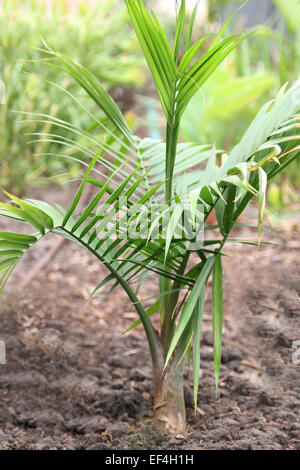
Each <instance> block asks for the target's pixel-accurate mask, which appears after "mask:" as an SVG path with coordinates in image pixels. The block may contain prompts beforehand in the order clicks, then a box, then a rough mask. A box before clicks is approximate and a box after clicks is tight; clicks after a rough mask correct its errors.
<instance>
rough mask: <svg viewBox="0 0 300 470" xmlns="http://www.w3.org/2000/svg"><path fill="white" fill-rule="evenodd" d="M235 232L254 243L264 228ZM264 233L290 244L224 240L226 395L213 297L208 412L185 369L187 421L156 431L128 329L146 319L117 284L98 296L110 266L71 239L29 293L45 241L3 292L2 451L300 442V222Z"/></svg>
mask: <svg viewBox="0 0 300 470" xmlns="http://www.w3.org/2000/svg"><path fill="white" fill-rule="evenodd" d="M63 198H64V197H63ZM56 199H57V197H56ZM45 200H48V201H51V200H53V198H52V197H51V194H50V195H49V197H48V196H47V197H45ZM251 217H252V216H251V213H250V219H251ZM6 228H8V226H7V227H6ZM10 228H12V227H10ZM236 236H237V237H238V238H243V239H245V238H246V239H250V238H251V239H252V240H255V239H256V232H255V230H252V229H246V228H244V229H242V230H241V229H240V230H239V232H237V233H236ZM264 238H265V239H268V241H273V242H274V241H275V242H277V243H280V245H279V246H267V247H262V248H261V249H260V250H259V251H257V250H256V248H255V247H251V246H247V245H244V246H241V245H238V244H231V245H228V247H227V249H226V253H227V254H229V255H230V257H228V258H226V259H225V315H224V316H225V318H224V348H223V359H222V368H221V380H220V393H219V397H218V399H217V400H216V399H215V386H214V372H213V361H212V356H213V350H212V335H211V318H210V301H209V299H208V300H207V305H206V313H205V316H204V328H203V339H202V348H201V350H202V359H201V360H202V362H201V368H202V377H201V381H200V390H199V409H198V413H197V415H195V414H194V411H193V392H192V372H191V371H190V370H189V369H187V371H186V387H185V398H186V406H187V419H188V430H187V433H186V434H185V435H180V436H175V437H160V436H158V435H157V433H156V432H155V431H154V430H153V429H152V428H151V426H150V425H149V423H148V421H147V420H148V418H149V417H150V416H151V403H152V383H151V364H150V359H149V354H148V350H147V348H146V346H145V344H146V343H145V337H144V333H143V331H142V330H141V329H140V328H138V329H137V330H136V331H134V332H133V333H132V334H130V335H128V336H122V331H124V330H125V329H126V328H127V327H128V326H129V325H130V324H131V323H132V322H133V321H134V320H135V319H136V314H135V312H134V311H133V309H132V307H130V305H129V304H128V302H127V299H126V297H125V295H124V294H123V293H122V292H121V291H120V290H118V289H117V290H115V291H114V292H113V293H112V294H111V295H110V296H109V297H107V298H106V296H105V293H103V294H98V295H96V296H95V297H93V298H89V292H90V291H91V288H92V287H94V286H95V285H96V284H97V283H98V282H99V281H100V280H101V279H102V278H103V275H104V274H105V269H104V268H103V267H102V266H99V265H98V264H97V262H95V261H94V260H93V258H92V257H91V256H90V255H89V254H88V253H85V252H84V251H82V250H81V249H80V248H79V247H77V246H75V245H72V244H71V243H68V242H66V243H65V244H64V247H63V248H62V250H61V251H60V252H59V253H58V254H57V256H56V257H55V259H54V260H53V262H52V263H51V264H50V265H49V266H48V267H47V269H44V270H43V271H42V272H41V273H40V275H39V277H38V278H37V279H34V280H33V281H32V282H31V284H30V285H29V286H28V287H27V288H26V289H25V290H23V291H20V289H19V287H18V286H19V285H20V282H21V281H22V280H23V279H24V277H25V276H26V275H28V272H29V270H30V269H31V268H32V267H33V266H34V265H35V263H36V262H37V261H38V260H39V259H40V258H41V256H43V254H44V253H45V252H46V251H47V249H48V248H49V246H51V244H52V243H53V241H55V240H56V238H55V237H50V236H49V237H47V238H45V240H44V241H42V242H40V244H39V246H38V247H36V249H35V250H33V251H32V252H30V253H29V254H28V255H27V256H26V258H24V260H23V261H22V263H21V265H20V266H19V267H18V268H17V270H16V272H15V274H14V276H13V278H12V279H11V281H10V283H9V284H8V286H7V288H6V293H5V295H4V296H2V297H1V305H0V340H4V341H5V342H6V347H7V364H6V365H0V449H189V450H191V449H255V450H256V449H300V419H299V417H300V365H297V364H294V363H293V362H292V355H293V352H294V349H293V348H292V344H293V342H294V341H295V340H300V301H299V297H300V283H299V280H300V260H299V256H298V254H299V247H300V242H299V224H298V225H297V223H295V224H294V226H292V224H289V230H286V231H284V232H283V231H282V230H281V229H280V231H279V230H278V231H277V234H275V235H272V234H271V235H270V233H269V232H266V234H265V237H264ZM152 292H155V291H154V289H153V288H152V287H149V288H147V292H146V291H145V292H144V294H145V297H149V296H150V295H152ZM294 362H295V361H294Z"/></svg>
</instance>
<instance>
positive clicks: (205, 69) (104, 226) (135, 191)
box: [0, 0, 300, 432]
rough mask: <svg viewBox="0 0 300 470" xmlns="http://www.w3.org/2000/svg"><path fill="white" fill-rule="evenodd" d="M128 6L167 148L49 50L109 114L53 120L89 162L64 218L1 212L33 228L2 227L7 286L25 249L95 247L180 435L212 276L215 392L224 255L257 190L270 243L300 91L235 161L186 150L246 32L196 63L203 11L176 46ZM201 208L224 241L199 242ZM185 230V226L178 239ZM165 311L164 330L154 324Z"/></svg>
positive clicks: (33, 209) (262, 121) (58, 212)
mask: <svg viewBox="0 0 300 470" xmlns="http://www.w3.org/2000/svg"><path fill="white" fill-rule="evenodd" d="M126 5H127V8H128V11H129V15H130V18H131V20H132V23H133V26H134V28H135V31H136V34H137V37H138V39H139V42H140V44H141V48H142V50H143V52H144V55H145V58H146V60H147V63H148V65H149V69H150V71H151V73H152V76H153V80H154V82H155V85H156V89H157V93H158V95H159V98H160V101H161V106H162V109H163V112H164V115H165V119H166V138H165V141H155V140H151V139H147V138H146V139H141V138H139V137H138V136H136V135H134V134H133V132H132V130H131V129H130V127H129V125H128V123H127V122H126V119H125V117H124V116H123V115H122V113H121V112H120V110H119V108H118V107H117V105H116V104H115V103H114V101H113V100H112V99H111V97H110V96H109V95H108V94H107V93H106V92H105V90H104V89H103V87H102V86H101V84H100V83H99V81H98V80H97V79H96V78H95V77H94V76H93V75H92V74H91V73H90V72H89V71H88V70H87V69H86V68H84V67H82V66H81V65H79V64H78V63H75V62H73V61H72V60H71V59H70V58H68V57H67V56H64V55H62V54H60V53H57V52H54V51H52V50H50V49H48V53H49V55H50V57H51V58H52V59H53V58H56V59H57V60H58V62H59V64H60V67H62V68H63V69H64V70H65V71H66V72H67V73H69V74H70V75H71V76H72V77H73V78H74V79H75V80H76V81H77V82H78V83H79V84H80V85H81V86H82V87H83V89H84V90H85V91H86V92H87V93H88V95H89V96H90V97H91V99H92V100H94V102H95V103H96V104H97V106H98V108H99V114H97V115H91V118H92V119H93V124H92V125H91V126H90V128H89V130H88V131H82V130H81V129H79V128H77V127H75V126H74V125H72V124H71V123H66V122H64V121H58V120H56V121H55V122H56V124H57V126H62V127H63V128H64V129H66V128H67V129H68V130H69V131H70V133H72V135H73V137H72V138H70V139H68V141H67V145H70V143H71V142H73V143H74V145H76V146H77V147H78V148H80V149H81V150H82V152H83V153H84V155H85V156H86V157H90V159H91V160H90V164H88V165H87V167H86V171H85V173H84V176H83V178H82V180H81V182H80V185H79V187H78V190H77V192H76V194H75V196H74V199H73V201H72V203H71V205H70V207H69V209H68V210H66V211H65V210H63V209H62V208H60V207H58V206H56V205H55V206H51V205H49V204H47V203H45V202H42V201H37V200H31V199H27V200H21V199H19V198H17V197H15V196H12V195H10V194H7V196H8V197H9V199H10V202H6V203H1V207H0V215H1V216H3V217H8V218H12V219H16V220H18V221H20V222H23V223H25V224H26V225H28V226H30V227H32V228H33V233H32V234H31V235H24V234H20V233H10V232H0V287H2V288H3V286H4V285H5V282H6V281H7V279H8V277H9V275H10V274H11V272H12V270H13V269H14V267H15V266H16V264H17V263H18V261H19V260H20V258H21V257H22V256H23V255H24V253H26V252H27V251H28V250H29V249H31V248H32V247H33V246H34V245H35V244H36V243H37V242H38V241H39V240H40V239H41V238H42V237H43V236H44V235H46V234H47V233H48V232H53V233H56V234H58V235H60V236H62V237H65V238H67V239H70V240H72V241H74V242H76V243H78V244H79V245H81V246H83V247H84V248H86V249H87V250H89V251H90V252H91V253H92V254H93V255H94V256H95V258H96V259H97V260H98V261H99V262H100V263H102V264H104V265H105V267H106V268H107V270H108V275H107V277H106V278H105V279H104V280H103V281H102V282H101V283H100V284H99V285H98V286H97V287H96V289H95V291H97V290H99V289H102V288H103V287H104V286H105V285H106V284H107V283H108V282H110V281H112V287H111V290H112V289H113V288H115V287H116V286H118V285H119V286H121V287H122V288H123V289H124V290H125V292H126V294H127V295H128V297H129V299H130V301H131V303H132V305H133V306H134V308H135V309H136V312H137V315H138V319H137V321H136V323H135V324H134V325H132V327H131V328H130V329H132V328H135V327H136V326H138V325H139V324H142V325H143V327H144V330H145V333H146V337H147V340H148V343H149V348H150V353H151V358H152V364H153V382H154V421H155V422H156V423H157V424H160V425H161V426H162V427H163V428H165V429H168V430H170V431H175V432H182V431H184V429H185V426H186V418H185V405H184V396H183V368H184V359H185V357H186V356H187V355H188V356H191V351H192V357H193V359H192V364H193V376H194V398H195V408H196V407H197V393H198V381H199V371H200V336H201V326H202V317H203V310H204V302H205V291H206V288H207V284H208V279H209V277H210V275H212V327H213V334H214V364H215V378H216V387H217V384H218V380H219V371H220V361H221V349H222V317H223V308H222V256H223V248H224V245H225V243H226V241H227V240H228V237H229V234H230V231H231V229H232V228H233V226H234V225H235V224H236V220H237V218H238V217H239V215H240V214H241V213H242V212H243V210H244V209H245V207H246V206H247V204H248V203H249V201H250V200H251V199H252V198H253V197H254V196H256V195H257V196H258V200H259V223H258V231H259V239H260V234H261V230H262V216H263V211H264V205H265V193H266V186H267V181H268V180H269V179H271V178H273V177H274V176H275V175H276V174H277V173H279V172H280V171H282V170H283V169H284V168H285V167H286V166H287V165H288V164H289V163H291V162H292V161H293V160H294V159H295V158H296V157H297V156H299V152H300V146H299V145H298V141H299V119H300V100H299V93H300V85H299V84H295V85H293V86H292V87H290V88H289V89H287V88H286V87H284V88H283V89H282V90H281V91H280V92H279V94H278V96H277V97H276V98H275V99H274V100H273V101H272V102H268V103H266V104H265V105H264V106H263V108H262V109H261V110H260V112H259V113H258V115H257V116H256V118H255V119H254V121H253V122H252V124H251V125H250V127H249V129H248V130H247V131H246V133H245V135H244V136H243V138H242V140H241V141H240V143H239V144H238V145H237V146H236V147H234V148H233V149H232V151H231V152H230V153H229V154H226V155H225V154H224V153H222V152H221V151H220V150H217V149H216V148H215V147H214V146H212V145H199V144H195V143H179V142H178V133H179V129H180V121H181V117H182V115H183V113H184V110H185V109H186V107H187V105H188V103H189V101H190V100H191V98H192V97H193V96H194V94H195V93H196V92H197V91H198V90H199V88H200V87H201V86H202V85H203V83H204V82H205V81H206V80H207V79H208V78H209V77H210V75H211V74H212V73H213V71H214V70H215V69H216V68H217V67H218V65H219V64H220V63H221V62H222V61H223V60H224V59H225V57H227V55H228V54H229V53H230V51H231V50H233V49H234V48H235V47H237V46H238V44H239V43H241V41H243V40H244V39H245V38H246V36H242V37H240V36H239V35H237V34H236V35H233V36H230V37H228V38H226V39H222V35H223V33H224V31H225V28H226V25H225V26H224V27H223V28H222V29H221V30H220V32H219V33H218V34H217V35H216V37H215V38H214V39H213V40H212V41H210V43H209V46H208V49H207V52H205V54H204V55H203V56H202V57H201V58H198V59H197V58H196V57H197V53H198V51H199V49H200V47H201V46H202V44H203V43H204V41H205V40H207V39H208V38H207V37H205V38H202V39H201V40H200V41H198V42H197V43H196V44H193V45H191V37H192V31H193V26H194V20H195V17H196V11H197V6H195V10H194V13H193V15H192V16H191V18H190V20H189V23H188V24H187V25H186V23H185V1H184V0H182V1H181V4H180V8H178V12H177V13H178V14H177V21H176V33H175V39H174V44H173V46H172V47H171V46H170V45H169V43H168V41H167V38H166V35H165V33H164V31H163V29H162V27H161V24H160V22H159V20H158V19H157V17H156V16H155V14H154V13H152V14H151V15H150V13H149V12H148V10H147V9H146V8H145V6H144V3H143V1H142V0H126ZM227 23H228V22H227ZM179 57H181V60H179ZM73 99H74V100H75V101H78V100H77V98H76V97H73ZM83 109H85V108H84V106H83ZM86 112H88V111H86ZM41 119H45V116H41ZM49 119H54V118H51V117H50V118H49ZM216 131H217V130H216ZM88 187H92V188H94V195H93V196H91V197H90V200H89V202H88V203H86V204H85V207H84V208H83V209H80V210H79V209H78V206H79V203H81V202H82V199H84V198H83V197H82V196H83V193H84V191H85V189H86V188H88ZM200 206H201V208H202V210H203V218H202V219H204V228H203V224H200V226H201V227H202V228H201V230H202V233H203V232H205V231H207V230H211V229H214V230H216V231H218V236H216V237H215V238H214V239H209V240H205V239H204V240H203V242H202V244H200V245H199V243H198V234H197V233H196V232H197V228H198V225H199V224H197V223H196V220H197V221H198V214H199V207H200ZM141 208H143V210H141ZM153 208H154V210H153ZM157 208H160V211H158V209H157ZM213 210H215V212H216V216H217V225H215V226H213V227H210V226H207V227H206V226H205V220H206V219H207V217H208V216H209V214H210V213H211V212H212V211H213ZM153 211H154V218H153V217H152V215H153V214H151V213H153ZM150 214H151V216H150ZM184 219H185V220H187V227H186V226H185V223H183V222H182V221H183V220H184ZM200 219H201V217H200ZM202 219H201V220H202ZM145 227H148V230H147V231H146V232H145V230H144V228H145ZM178 227H183V230H180V236H178ZM154 233H155V236H154ZM191 233H192V236H190V234H191ZM145 234H146V235H145ZM195 241H196V242H195ZM258 243H259V242H258ZM149 275H151V276H153V275H155V276H157V281H158V282H157V284H158V288H159V295H158V296H157V300H155V301H153V303H152V305H151V307H149V308H148V309H146V307H145V299H142V298H141V296H140V288H141V285H142V284H143V283H144V282H147V278H148V276H149ZM146 300H147V299H146ZM148 300H149V299H148ZM157 312H159V313H160V331H157V327H156V326H155V327H154V324H153V322H152V319H151V316H152V315H154V314H155V313H157Z"/></svg>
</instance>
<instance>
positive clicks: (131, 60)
mask: <svg viewBox="0 0 300 470" xmlns="http://www.w3.org/2000/svg"><path fill="white" fill-rule="evenodd" d="M0 21H1V30H0V79H1V80H2V81H3V82H4V85H5V88H6V103H5V104H3V105H0V186H1V188H4V189H5V188H6V189H8V190H11V191H13V192H15V193H17V194H19V195H22V194H24V193H26V191H27V190H28V189H29V188H30V187H31V186H33V185H40V184H45V183H46V180H45V178H44V177H45V176H46V177H51V176H55V177H56V181H58V182H65V181H66V179H69V176H68V177H67V178H66V175H65V172H68V173H69V172H71V177H76V175H78V171H79V165H78V164H77V163H76V162H74V161H72V160H62V159H59V158H58V157H55V156H53V155H52V154H59V153H60V149H61V146H62V143H61V140H62V139H63V138H64V137H66V135H67V130H66V129H64V128H63V127H62V126H60V127H58V126H57V125H56V124H55V122H54V121H52V123H51V124H50V123H49V122H46V120H45V122H43V123H41V122H37V121H36V120H35V119H36V117H35V116H34V115H32V114H31V113H32V112H34V111H39V113H41V114H45V115H46V114H50V115H52V116H53V117H56V118H59V119H62V120H67V121H72V123H73V124H74V125H76V126H78V127H80V128H83V129H84V128H85V127H86V125H87V123H88V121H89V120H88V119H87V113H82V112H79V111H78V108H77V107H76V106H75V104H74V103H72V102H71V103H70V101H69V100H68V98H67V96H66V95H65V94H63V93H62V92H61V91H60V90H59V86H61V87H62V88H64V89H65V88H67V89H68V90H69V92H71V93H72V94H74V95H76V96H77V97H78V98H80V97H83V93H82V90H81V88H80V87H79V86H78V85H77V84H74V83H72V82H70V80H69V79H65V80H64V81H63V82H62V83H60V84H59V73H60V72H59V70H58V69H57V67H47V68H45V67H44V65H43V62H42V61H43V58H44V57H45V55H44V54H43V53H42V52H41V51H39V50H37V49H34V47H35V48H38V47H42V41H41V37H43V38H44V39H45V40H46V42H47V43H49V44H50V45H51V46H52V47H54V48H57V49H63V50H64V51H65V52H66V53H69V54H70V55H72V56H73V57H74V59H78V60H80V61H81V62H82V63H84V64H89V65H90V68H91V70H92V71H93V73H94V74H95V75H96V76H97V77H98V78H99V79H101V81H102V82H104V86H105V88H106V89H109V90H112V89H113V88H114V87H115V86H116V85H118V86H135V87H136V86H139V85H141V84H142V83H143V81H144V62H143V59H142V56H141V54H140V53H139V50H138V42H137V40H136V38H135V36H134V34H133V32H132V31H131V30H130V24H129V18H128V15H127V11H126V8H124V5H123V6H121V5H120V2H119V1H118V0H103V1H101V4H98V6H97V7H93V8H92V7H90V6H89V4H86V2H81V3H80V8H79V10H76V11H73V10H72V11H69V10H68V8H67V3H66V2H56V3H55V4H53V5H48V7H47V8H46V6H45V4H44V3H42V2H41V1H38V0H31V1H26V2H19V1H16V0H9V1H8V0H4V1H3V2H2V9H1V13H0ZM49 82H54V83H56V84H57V87H56V88H55V87H54V86H53V85H52V84H51V83H49ZM86 106H87V107H89V109H90V110H91V111H92V110H93V107H92V106H91V103H90V102H89V101H88V100H86ZM12 111H22V112H23V114H18V113H16V112H12ZM24 112H26V113H28V114H24ZM40 117H41V116H39V118H40ZM20 121H23V122H20ZM24 121H25V122H24ZM49 131H51V132H52V133H53V134H57V136H56V137H55V138H52V140H51V141H50V140H49V139H47V138H44V139H43V140H42V141H39V142H36V141H34V140H36V137H35V138H31V139H29V137H28V136H27V135H26V134H27V133H31V134H32V133H37V134H38V133H46V132H49ZM28 140H30V141H31V143H29V144H27V141H28ZM42 154H43V155H42ZM46 154H48V155H46ZM73 155H74V156H76V152H75V151H74V149H73ZM60 174H62V175H61V176H60V177H59V176H58V175H60ZM42 177H43V178H42Z"/></svg>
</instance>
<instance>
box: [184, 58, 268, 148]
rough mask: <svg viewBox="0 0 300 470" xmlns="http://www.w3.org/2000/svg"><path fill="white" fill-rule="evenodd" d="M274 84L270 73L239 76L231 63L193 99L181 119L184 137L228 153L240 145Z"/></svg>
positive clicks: (228, 62) (216, 74)
mask: <svg viewBox="0 0 300 470" xmlns="http://www.w3.org/2000/svg"><path fill="white" fill-rule="evenodd" d="M273 84H274V77H273V76H272V75H270V74H264V73H258V74H253V75H249V76H238V74H237V70H236V65H235V63H234V62H232V61H229V60H228V61H227V62H226V64H225V66H223V67H221V68H219V69H218V70H216V72H215V73H214V75H213V77H212V78H211V80H209V82H207V83H205V85H204V86H203V87H202V88H201V91H199V92H198V93H197V94H196V95H195V96H194V98H193V99H192V100H191V102H190V104H189V106H188V108H187V110H186V112H185V115H184V117H183V119H182V137H183V138H184V140H186V141H188V142H189V141H193V142H199V143H205V142H214V143H215V144H216V145H217V146H218V147H219V148H222V149H224V150H226V151H227V150H228V149H229V148H230V147H232V145H235V144H236V143H238V142H239V140H240V139H241V137H242V135H243V133H244V131H245V127H247V126H248V125H249V124H250V122H251V121H252V119H253V118H254V116H255V114H256V113H257V111H258V109H259V105H260V104H261V98H263V97H264V98H265V97H266V96H265V95H266V92H267V91H269V90H270V88H271V87H272V85H273Z"/></svg>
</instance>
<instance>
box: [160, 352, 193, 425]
mask: <svg viewBox="0 0 300 470" xmlns="http://www.w3.org/2000/svg"><path fill="white" fill-rule="evenodd" d="M183 366H184V363H183V361H182V363H181V364H180V365H177V364H175V363H172V364H171V366H170V367H169V368H168V369H167V370H166V371H165V372H164V371H163V370H162V369H154V376H153V377H154V416H153V420H154V424H155V425H157V426H159V427H160V428H161V429H163V430H165V431H167V432H173V433H176V434H181V433H183V432H184V431H185V428H186V415H185V403H184V393H183Z"/></svg>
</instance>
